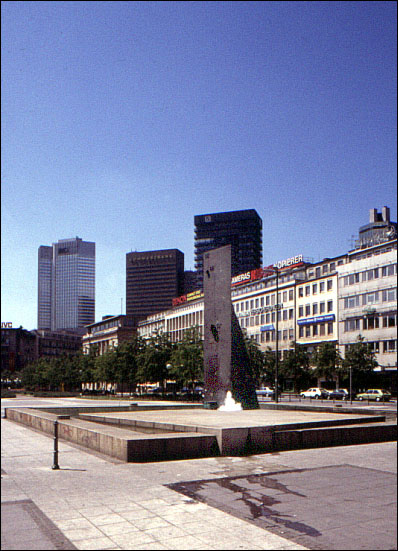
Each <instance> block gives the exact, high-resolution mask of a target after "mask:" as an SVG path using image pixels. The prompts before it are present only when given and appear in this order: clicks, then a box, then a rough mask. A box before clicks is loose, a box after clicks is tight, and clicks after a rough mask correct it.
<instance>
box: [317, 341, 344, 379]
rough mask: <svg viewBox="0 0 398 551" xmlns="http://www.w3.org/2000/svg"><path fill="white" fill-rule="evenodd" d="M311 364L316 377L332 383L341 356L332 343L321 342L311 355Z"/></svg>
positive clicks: (336, 373)
mask: <svg viewBox="0 0 398 551" xmlns="http://www.w3.org/2000/svg"><path fill="white" fill-rule="evenodd" d="M311 362H312V364H313V365H314V367H315V369H314V375H315V376H316V377H318V378H324V379H326V381H333V380H334V379H335V377H336V375H338V372H339V366H340V365H341V356H340V353H339V351H338V349H337V347H336V345H335V344H334V343H330V342H323V343H322V344H320V345H319V346H318V347H317V349H316V351H315V352H314V354H313V355H312V358H311Z"/></svg>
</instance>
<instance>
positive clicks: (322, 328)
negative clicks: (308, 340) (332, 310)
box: [319, 323, 325, 337]
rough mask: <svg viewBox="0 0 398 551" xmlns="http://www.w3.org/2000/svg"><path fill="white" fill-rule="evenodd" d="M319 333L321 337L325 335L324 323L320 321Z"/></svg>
mask: <svg viewBox="0 0 398 551" xmlns="http://www.w3.org/2000/svg"><path fill="white" fill-rule="evenodd" d="M319 334H320V335H321V337H322V336H324V335H325V324H324V323H321V324H320V325H319Z"/></svg>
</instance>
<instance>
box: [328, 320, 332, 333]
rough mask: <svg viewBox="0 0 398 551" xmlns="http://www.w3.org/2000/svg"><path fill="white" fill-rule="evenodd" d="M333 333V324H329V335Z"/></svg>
mask: <svg viewBox="0 0 398 551" xmlns="http://www.w3.org/2000/svg"><path fill="white" fill-rule="evenodd" d="M332 333H333V322H329V323H328V335H331V334H332Z"/></svg>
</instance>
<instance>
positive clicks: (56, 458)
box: [52, 420, 59, 470]
mask: <svg viewBox="0 0 398 551" xmlns="http://www.w3.org/2000/svg"><path fill="white" fill-rule="evenodd" d="M52 469H53V470H57V469H59V465H58V421H57V420H55V421H54V464H53V466H52Z"/></svg>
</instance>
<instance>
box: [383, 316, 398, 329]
mask: <svg viewBox="0 0 398 551" xmlns="http://www.w3.org/2000/svg"><path fill="white" fill-rule="evenodd" d="M396 325H397V317H396V316H395V315H394V314H390V315H389V316H384V318H383V327H396Z"/></svg>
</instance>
